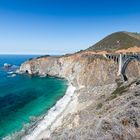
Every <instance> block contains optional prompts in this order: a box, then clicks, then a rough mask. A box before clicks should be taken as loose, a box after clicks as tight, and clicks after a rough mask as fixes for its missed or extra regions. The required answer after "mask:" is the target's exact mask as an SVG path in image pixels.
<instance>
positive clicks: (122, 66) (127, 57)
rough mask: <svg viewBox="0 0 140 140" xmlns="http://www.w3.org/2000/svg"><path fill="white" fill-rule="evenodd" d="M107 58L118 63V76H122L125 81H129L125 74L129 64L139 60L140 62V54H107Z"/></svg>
mask: <svg viewBox="0 0 140 140" xmlns="http://www.w3.org/2000/svg"><path fill="white" fill-rule="evenodd" d="M105 56H106V58H108V59H112V60H113V61H115V62H116V63H118V65H119V68H118V75H122V76H123V78H124V80H125V81H127V79H128V78H127V76H126V74H125V71H126V68H127V66H128V64H129V63H130V62H131V61H132V60H137V61H139V62H140V54H106V55H105Z"/></svg>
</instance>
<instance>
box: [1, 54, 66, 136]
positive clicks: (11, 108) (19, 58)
mask: <svg viewBox="0 0 140 140" xmlns="http://www.w3.org/2000/svg"><path fill="white" fill-rule="evenodd" d="M33 57H36V56H31V55H0V139H2V138H4V137H5V136H7V135H10V134H13V133H16V132H18V131H20V130H21V129H22V128H23V126H25V124H27V123H31V120H32V121H33V118H36V117H39V116H40V115H42V114H45V113H46V112H47V111H48V109H50V107H52V106H53V105H54V104H55V103H56V101H57V100H58V99H60V98H61V97H62V96H63V95H64V93H65V92H66V89H67V82H66V81H65V80H62V79H56V78H52V77H35V76H29V75H18V74H16V75H13V74H12V73H11V71H13V70H11V69H10V70H7V69H4V68H3V64H4V63H9V64H12V65H16V66H20V64H21V63H23V62H24V61H26V60H28V59H29V58H33ZM16 66H14V68H15V67H16ZM31 118H32V119H31ZM34 123H35V121H34Z"/></svg>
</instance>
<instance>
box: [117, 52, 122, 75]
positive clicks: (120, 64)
mask: <svg viewBox="0 0 140 140" xmlns="http://www.w3.org/2000/svg"><path fill="white" fill-rule="evenodd" d="M122 63H123V62H122V54H120V56H119V70H118V76H119V75H121V71H122Z"/></svg>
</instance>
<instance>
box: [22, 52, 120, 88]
mask: <svg viewBox="0 0 140 140" xmlns="http://www.w3.org/2000/svg"><path fill="white" fill-rule="evenodd" d="M117 69H118V65H117V64H116V63H114V62H113V61H110V60H108V59H107V58H106V57H104V56H103V55H93V54H75V55H70V56H62V57H44V58H39V59H33V60H31V61H27V62H25V63H24V64H22V65H21V67H20V71H22V72H28V73H29V74H38V75H50V76H55V77H61V78H65V79H67V80H68V81H69V82H72V83H73V84H74V86H87V87H88V86H89V87H90V86H97V85H104V84H110V83H113V82H115V79H116V75H117Z"/></svg>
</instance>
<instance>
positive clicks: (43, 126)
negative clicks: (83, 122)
mask: <svg viewBox="0 0 140 140" xmlns="http://www.w3.org/2000/svg"><path fill="white" fill-rule="evenodd" d="M75 90H76V88H75V87H74V86H73V85H71V84H69V87H68V89H67V91H66V94H65V95H64V96H63V97H62V98H61V99H60V100H59V101H57V103H56V105H55V106H53V107H52V108H51V109H50V110H49V111H48V113H47V115H46V116H45V117H44V119H43V120H41V121H40V122H39V124H38V125H37V127H36V128H35V129H34V130H33V131H32V132H31V133H30V134H28V135H26V136H24V137H23V138H22V140H40V139H42V138H48V137H49V136H50V134H51V132H52V131H53V130H55V128H56V127H58V126H59V125H61V122H62V119H63V117H65V116H66V115H67V114H68V113H70V112H73V111H75V110H76V103H77V96H76V95H74V92H75Z"/></svg>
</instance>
